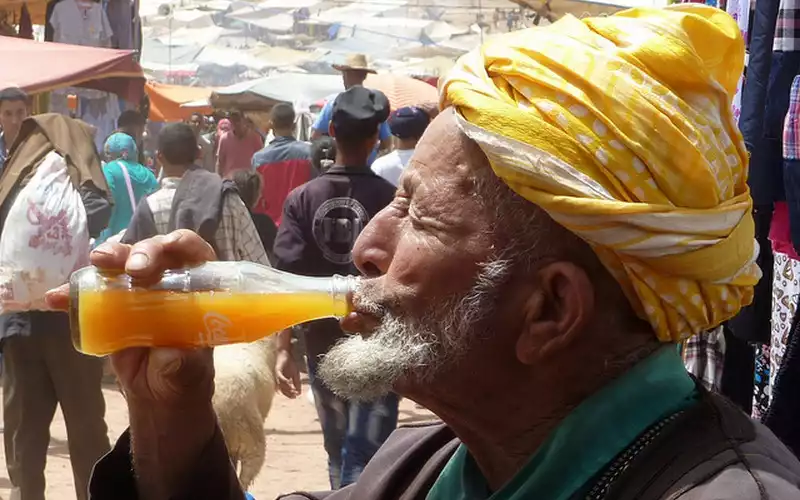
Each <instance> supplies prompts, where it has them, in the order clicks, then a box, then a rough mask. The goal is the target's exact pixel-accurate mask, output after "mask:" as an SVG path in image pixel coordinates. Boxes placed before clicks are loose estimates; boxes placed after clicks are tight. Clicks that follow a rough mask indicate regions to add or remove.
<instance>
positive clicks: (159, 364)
mask: <svg viewBox="0 0 800 500" xmlns="http://www.w3.org/2000/svg"><path fill="white" fill-rule="evenodd" d="M214 259H215V256H214V251H213V250H212V248H211V246H210V245H209V244H208V243H206V242H205V241H204V240H203V239H202V238H201V237H200V236H198V235H197V234H195V233H193V232H191V231H187V230H179V231H175V232H173V233H170V234H168V235H163V236H156V237H154V238H151V239H148V240H144V241H141V242H139V243H137V244H136V245H133V246H131V245H124V244H122V243H108V244H104V245H101V246H99V247H98V248H97V249H96V250H95V251H94V252H92V254H91V262H92V264H93V265H95V266H97V267H99V268H101V269H124V270H125V272H126V273H128V274H129V275H130V276H132V277H133V278H135V279H139V280H141V281H144V282H147V281H151V280H152V281H155V280H157V279H159V277H160V276H161V273H163V272H164V271H165V270H167V269H174V268H180V267H185V266H189V265H194V264H200V263H202V262H205V261H208V260H214ZM68 291H69V288H68V286H65V287H61V288H59V289H57V290H54V291H52V292H50V293H49V294H48V296H47V301H48V304H49V305H50V306H51V307H53V308H57V309H67V308H68V305H69V295H68ZM111 363H112V365H113V367H114V371H116V373H117V376H118V377H119V380H120V383H121V385H122V388H123V390H124V392H125V395H126V397H127V398H128V399H129V403H131V402H132V401H130V400H131V399H134V400H140V399H141V400H143V401H142V403H143V404H149V403H157V404H159V405H167V406H169V405H172V404H182V405H185V404H187V403H192V402H195V401H203V400H206V399H208V400H210V398H211V394H212V393H213V380H214V365H213V358H212V354H211V350H210V349H198V350H194V351H189V350H178V349H168V348H158V349H147V348H132V349H126V350H123V351H121V352H118V353H114V354H112V355H111ZM133 402H138V401H133Z"/></svg>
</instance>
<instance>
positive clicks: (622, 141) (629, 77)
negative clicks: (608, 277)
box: [441, 4, 761, 341]
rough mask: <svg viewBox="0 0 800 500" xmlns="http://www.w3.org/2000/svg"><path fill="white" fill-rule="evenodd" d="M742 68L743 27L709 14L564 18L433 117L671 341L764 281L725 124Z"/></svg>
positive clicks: (457, 90) (470, 80) (460, 86)
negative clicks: (453, 127)
mask: <svg viewBox="0 0 800 500" xmlns="http://www.w3.org/2000/svg"><path fill="white" fill-rule="evenodd" d="M743 61H744V43H743V41H742V37H741V34H740V32H739V28H738V27H737V25H736V23H735V22H734V21H733V19H731V17H730V16H728V15H727V14H726V13H725V12H723V11H721V10H718V9H714V8H711V7H706V6H704V5H697V4H683V5H678V6H673V7H668V8H665V9H646V8H642V9H631V10H627V11H624V12H620V13H618V14H616V15H613V16H610V17H601V18H588V19H582V20H578V19H576V18H574V17H571V16H567V17H565V18H563V19H561V20H559V21H558V22H556V23H555V24H552V25H550V26H547V27H543V28H531V29H526V30H522V31H517V32H514V33H509V34H506V35H502V36H498V37H496V38H493V39H491V40H490V41H489V42H488V43H486V44H484V45H483V47H481V48H480V49H479V50H478V51H475V52H473V53H470V54H467V55H465V56H464V57H462V58H461V60H460V61H459V62H458V63H457V64H456V67H455V68H454V70H453V71H452V72H451V73H450V75H449V76H448V77H447V79H446V80H445V81H444V82H443V83H442V86H441V91H442V106H443V107H444V106H448V105H451V104H452V105H453V106H455V107H456V109H457V111H458V115H459V118H458V120H459V123H460V124H461V127H462V129H463V130H464V131H465V133H466V134H467V135H468V136H469V137H470V138H472V139H473V140H475V141H476V142H477V143H478V144H479V145H480V146H481V148H482V149H483V151H484V152H485V153H486V155H487V156H488V158H489V161H490V163H491V165H492V168H493V170H494V172H495V173H496V174H497V175H498V176H499V177H501V178H502V179H503V180H504V181H505V182H506V183H507V184H508V185H509V186H510V187H511V188H512V189H513V190H514V191H516V192H517V193H519V194H520V195H522V196H523V197H525V198H526V199H528V200H530V201H531V202H533V203H535V204H536V205H538V206H539V207H541V208H542V209H544V210H545V211H547V213H548V214H550V216H551V217H552V218H553V219H555V220H556V221H557V222H558V223H560V224H561V225H563V226H564V227H566V228H567V229H569V230H570V231H572V232H574V233H575V234H577V235H578V236H580V237H581V238H583V239H584V240H585V241H586V242H588V243H589V244H590V245H591V246H592V248H593V249H594V251H595V252H596V253H597V254H598V256H599V257H600V259H601V260H602V262H603V263H604V265H605V266H606V267H607V268H608V269H609V271H610V272H611V273H612V274H613V275H614V277H615V278H616V279H617V280H618V281H619V282H620V284H621V285H622V287H623V289H624V290H625V292H626V294H627V296H628V298H629V299H630V300H631V302H632V303H633V304H634V307H635V308H636V310H637V312H638V313H639V314H640V316H642V317H643V318H646V319H647V320H648V321H649V322H650V324H651V325H652V326H653V329H654V330H655V332H656V334H657V335H658V338H659V339H661V340H662V341H680V340H683V339H685V338H687V337H689V336H690V335H692V334H695V333H698V332H701V331H704V330H706V329H708V328H710V327H713V326H716V325H718V324H720V323H721V322H723V321H725V320H726V319H729V318H731V317H732V316H734V315H735V314H736V313H737V312H738V311H739V310H740V309H741V308H742V307H743V306H745V305H747V304H749V303H750V302H751V301H752V299H753V285H755V283H756V282H757V281H758V279H759V278H760V276H761V273H760V271H759V269H758V266H757V265H756V264H755V259H756V257H757V254H758V246H757V244H756V241H755V239H754V237H753V235H754V225H753V219H752V216H751V213H750V210H751V205H752V200H751V198H750V193H749V190H748V188H747V184H746V180H747V161H748V157H747V152H746V150H745V146H744V141H743V140H742V136H741V134H740V132H739V129H738V127H737V126H736V122H735V121H734V118H733V114H732V111H731V99H732V96H733V94H734V93H735V91H736V85H737V82H738V79H739V77H740V76H741V74H742V70H743V64H744V62H743Z"/></svg>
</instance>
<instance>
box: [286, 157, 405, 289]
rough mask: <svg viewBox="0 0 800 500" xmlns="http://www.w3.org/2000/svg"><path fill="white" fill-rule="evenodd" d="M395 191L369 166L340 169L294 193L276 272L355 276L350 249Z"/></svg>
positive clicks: (287, 212) (330, 169)
mask: <svg viewBox="0 0 800 500" xmlns="http://www.w3.org/2000/svg"><path fill="white" fill-rule="evenodd" d="M395 190H396V189H395V187H394V186H392V184H391V183H389V182H387V181H386V180H384V179H383V178H381V177H379V176H377V175H375V173H374V172H372V170H371V169H370V168H369V167H366V166H365V167H356V168H351V167H343V166H341V165H334V166H332V167H331V168H329V169H328V171H327V172H325V173H324V174H322V175H321V176H319V177H317V178H316V179H314V180H312V181H310V182H308V183H306V184H304V185H302V186H300V187H298V188H296V189H294V190H293V191H292V192H291V193H289V196H288V197H287V198H286V202H285V203H284V205H283V220H282V223H281V224H280V228H279V229H278V236H276V238H275V248H274V251H275V257H276V259H277V262H276V267H277V268H278V269H281V270H283V271H289V272H292V273H296V274H302V275H306V276H330V275H332V274H358V269H356V267H355V265H353V258H352V256H351V255H350V251H351V250H352V249H353V244H354V243H355V241H356V238H358V235H359V234H360V233H361V230H362V229H363V228H364V227H365V226H366V225H367V223H368V222H369V221H370V219H372V218H373V217H374V216H375V214H377V213H378V212H380V211H381V210H383V208H384V207H385V206H386V205H388V204H389V203H390V202H391V201H392V198H394V193H395Z"/></svg>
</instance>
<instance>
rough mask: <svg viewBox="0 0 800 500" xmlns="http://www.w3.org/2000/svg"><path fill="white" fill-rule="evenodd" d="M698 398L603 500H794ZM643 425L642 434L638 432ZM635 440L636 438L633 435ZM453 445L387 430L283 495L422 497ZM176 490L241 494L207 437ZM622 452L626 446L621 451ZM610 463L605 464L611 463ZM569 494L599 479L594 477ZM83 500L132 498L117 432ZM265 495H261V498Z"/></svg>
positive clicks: (785, 456)
mask: <svg viewBox="0 0 800 500" xmlns="http://www.w3.org/2000/svg"><path fill="white" fill-rule="evenodd" d="M698 390H699V391H700V393H701V398H700V402H699V403H698V404H696V405H695V406H693V407H692V408H690V409H688V410H686V411H685V412H683V413H682V414H680V415H679V416H677V418H675V417H674V416H673V417H671V418H668V419H666V420H665V422H668V423H666V424H665V426H664V427H663V430H661V432H660V433H658V434H656V437H655V438H653V439H652V440H651V441H649V444H647V445H645V447H644V448H643V449H641V451H639V453H638V454H636V455H635V458H634V459H633V460H632V461H630V463H629V464H628V466H627V467H626V468H624V469H622V472H621V474H620V475H619V476H617V478H616V479H615V480H613V481H611V483H610V485H609V488H608V491H607V495H606V496H605V497H603V498H605V499H607V500H634V499H636V500H661V499H664V500H667V499H669V500H796V499H798V498H800V489H798V488H800V463H798V461H797V459H796V458H795V457H794V456H793V455H792V454H791V452H789V450H787V449H786V447H785V446H783V444H781V443H780V441H778V439H777V438H776V437H775V436H774V435H773V434H772V433H771V432H770V431H769V430H768V429H767V428H766V427H764V426H763V425H761V424H759V423H756V422H753V421H752V420H750V418H748V417H747V416H746V415H745V414H744V413H742V412H741V411H739V410H738V409H737V408H735V407H734V406H733V405H732V404H731V403H730V402H728V401H727V400H725V399H723V398H722V397H721V396H718V395H714V394H711V393H708V392H706V391H705V390H703V389H702V388H699V387H698ZM647 432H648V431H645V433H647ZM637 442H640V440H639V439H637ZM459 444H460V442H459V440H458V438H456V436H455V434H453V431H452V430H450V428H448V427H447V426H445V425H444V424H433V425H424V426H417V427H404V428H400V429H398V430H397V431H395V432H394V433H393V434H392V435H391V436H390V437H389V439H388V440H387V441H386V442H385V443H384V444H383V446H382V447H381V449H380V450H379V451H378V453H377V454H376V455H375V456H374V457H373V458H372V460H371V461H370V462H369V464H368V465H367V467H366V468H365V469H364V472H363V473H362V474H361V476H360V477H359V480H358V482H357V483H355V484H352V485H350V486H348V487H346V488H343V489H341V490H338V491H334V492H330V491H328V492H317V493H293V494H290V495H286V496H283V497H281V498H283V499H284V500H322V499H324V500H424V499H425V496H426V495H427V493H428V491H429V490H430V488H431V486H432V485H433V483H434V482H435V481H436V479H437V478H438V477H439V474H440V473H441V471H442V468H443V467H444V466H445V464H446V463H447V462H448V460H450V457H451V456H452V454H453V452H454V451H455V450H456V448H457V447H458V446H459ZM207 450H208V451H207V453H206V454H205V455H204V456H202V457H199V458H198V460H197V464H198V466H197V467H198V469H197V471H196V473H195V474H193V475H192V482H191V483H190V484H187V486H186V490H185V491H184V492H182V494H181V495H179V496H177V497H173V500H189V499H192V500H204V499H208V500H212V499H213V500H234V499H235V500H241V499H242V498H243V494H242V492H241V490H240V489H239V487H238V481H237V479H236V475H235V473H234V472H233V467H232V465H231V464H230V462H229V460H228V457H227V453H225V451H224V441H223V439H222V435H221V434H220V433H217V436H216V437H215V438H214V440H213V442H212V443H210V444H209V446H208V448H207ZM627 451H629V450H626V451H625V452H623V454H624V453H626V452H627ZM615 461H616V460H614V461H612V462H615ZM605 472H606V471H602V472H601V473H599V474H598V476H597V477H596V478H595V480H593V481H590V483H591V484H590V485H589V486H588V487H587V488H586V489H585V490H583V491H580V492H579V493H578V494H577V495H575V498H574V500H579V499H581V500H582V499H583V498H585V497H586V494H587V491H588V490H590V489H591V488H592V487H593V486H594V485H595V484H596V483H598V482H600V481H601V480H602V479H603V476H604V473H605ZM90 498H91V500H107V499H108V500H110V499H114V500H136V499H138V497H137V495H136V491H135V483H134V478H133V474H132V472H131V461H130V439H129V436H128V435H127V434H125V435H123V436H122V438H120V440H119V441H118V442H117V445H116V446H115V448H114V450H112V451H111V453H109V454H108V455H106V457H104V458H103V459H102V460H101V461H100V462H98V464H97V465H96V466H95V470H94V474H93V477H92V481H91V486H90ZM267 500H268V499H267Z"/></svg>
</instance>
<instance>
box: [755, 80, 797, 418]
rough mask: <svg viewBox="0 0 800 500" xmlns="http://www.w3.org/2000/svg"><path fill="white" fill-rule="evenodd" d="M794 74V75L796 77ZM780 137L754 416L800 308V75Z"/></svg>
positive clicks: (763, 405)
mask: <svg viewBox="0 0 800 500" xmlns="http://www.w3.org/2000/svg"><path fill="white" fill-rule="evenodd" d="M797 69H800V68H796V69H795V73H797ZM788 101H789V103H788V106H787V108H788V110H787V113H786V119H785V120H784V126H783V133H782V137H781V144H782V148H781V153H782V156H783V163H782V167H783V168H782V173H783V181H784V192H785V194H786V201H776V202H775V210H774V213H773V216H772V224H771V226H770V234H769V239H770V241H771V242H772V252H773V254H774V268H773V274H772V315H771V321H770V339H769V344H763V345H760V346H759V347H758V359H757V360H756V374H755V381H756V390H755V394H754V400H753V403H754V407H753V417H754V418H763V417H764V415H766V413H767V411H768V410H769V407H770V403H771V397H772V388H773V387H774V386H775V380H776V377H777V375H778V372H779V371H780V368H781V364H782V362H783V358H784V355H785V353H786V346H787V345H788V343H789V337H790V333H791V330H792V324H793V321H794V318H795V315H796V314H797V309H798V303H800V255H798V253H797V248H800V76H795V77H794V78H793V81H792V84H791V89H790V92H789V98H788Z"/></svg>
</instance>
